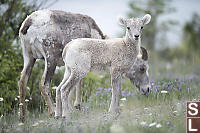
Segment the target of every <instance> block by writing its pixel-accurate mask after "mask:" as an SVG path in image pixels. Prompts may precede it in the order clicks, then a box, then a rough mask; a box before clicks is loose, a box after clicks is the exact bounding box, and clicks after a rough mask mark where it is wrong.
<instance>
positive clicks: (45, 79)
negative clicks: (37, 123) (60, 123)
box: [39, 59, 56, 115]
mask: <svg viewBox="0 0 200 133" xmlns="http://www.w3.org/2000/svg"><path fill="white" fill-rule="evenodd" d="M55 68H56V59H51V60H49V59H45V70H44V73H43V75H42V79H41V82H40V87H39V88H40V91H41V93H42V96H43V97H44V100H45V102H46V104H47V106H48V113H49V115H53V114H54V111H55V110H54V109H55V108H54V105H53V100H52V97H51V92H50V83H51V77H52V76H53V74H54V71H55Z"/></svg>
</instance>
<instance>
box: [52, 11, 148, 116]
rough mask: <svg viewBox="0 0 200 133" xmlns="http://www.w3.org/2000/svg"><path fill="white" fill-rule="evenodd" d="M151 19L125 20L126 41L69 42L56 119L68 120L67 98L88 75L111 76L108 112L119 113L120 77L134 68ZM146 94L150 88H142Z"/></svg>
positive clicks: (66, 49)
mask: <svg viewBox="0 0 200 133" xmlns="http://www.w3.org/2000/svg"><path fill="white" fill-rule="evenodd" d="M150 19H151V16H150V15H149V14H147V15H145V16H144V17H143V18H131V19H123V18H120V19H119V21H120V23H121V24H122V25H124V26H126V35H125V37H124V38H115V39H108V40H101V39H88V38H81V39H80V38H79V39H75V40H72V41H71V42H69V43H68V44H67V45H66V46H65V48H64V50H63V53H62V57H63V60H64V62H65V73H64V79H63V80H62V82H61V83H60V85H59V86H58V87H57V88H56V112H55V117H61V116H62V117H67V116H68V115H69V113H70V109H69V105H68V97H69V94H70V91H71V90H72V88H74V87H75V86H76V84H77V83H78V82H79V81H80V80H81V79H82V78H83V77H85V76H86V74H87V73H88V72H89V71H104V72H110V74H111V84H112V100H111V104H110V108H109V112H116V113H118V112H119V109H118V106H119V98H120V89H121V76H122V74H123V73H127V72H128V71H129V70H130V68H131V67H132V66H133V65H134V62H135V60H136V58H137V56H138V54H139V53H140V51H139V50H140V48H138V47H139V45H138V42H140V36H141V32H142V28H143V26H144V25H146V24H148V23H149V22H150ZM139 88H141V89H140V90H141V91H142V92H144V93H146V92H148V91H149V84H146V85H141V86H139Z"/></svg>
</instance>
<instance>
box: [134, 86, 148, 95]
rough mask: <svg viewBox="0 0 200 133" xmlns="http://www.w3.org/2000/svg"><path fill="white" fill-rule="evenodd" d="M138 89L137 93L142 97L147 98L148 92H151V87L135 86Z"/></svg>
mask: <svg viewBox="0 0 200 133" xmlns="http://www.w3.org/2000/svg"><path fill="white" fill-rule="evenodd" d="M136 87H137V88H138V89H137V92H139V93H140V94H142V95H145V96H148V94H149V92H150V90H151V86H150V85H146V86H140V87H138V86H136Z"/></svg>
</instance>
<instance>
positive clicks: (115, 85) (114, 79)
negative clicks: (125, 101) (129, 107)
mask: <svg viewBox="0 0 200 133" xmlns="http://www.w3.org/2000/svg"><path fill="white" fill-rule="evenodd" d="M111 84H112V100H111V104H110V108H109V112H111V113H119V101H120V94H121V93H120V91H121V75H114V74H112V75H111Z"/></svg>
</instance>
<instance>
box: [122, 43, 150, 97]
mask: <svg viewBox="0 0 200 133" xmlns="http://www.w3.org/2000/svg"><path fill="white" fill-rule="evenodd" d="M141 50H142V58H137V59H136V61H135V63H134V65H133V66H132V67H131V69H130V70H129V72H128V73H127V74H126V77H128V78H129V79H130V81H131V82H132V84H134V85H135V86H136V87H137V89H138V91H139V92H140V93H141V94H143V95H148V93H149V91H150V87H151V86H150V82H149V74H148V68H149V66H148V62H147V60H148V53H147V50H146V49H145V48H144V47H141Z"/></svg>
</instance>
